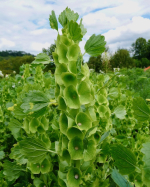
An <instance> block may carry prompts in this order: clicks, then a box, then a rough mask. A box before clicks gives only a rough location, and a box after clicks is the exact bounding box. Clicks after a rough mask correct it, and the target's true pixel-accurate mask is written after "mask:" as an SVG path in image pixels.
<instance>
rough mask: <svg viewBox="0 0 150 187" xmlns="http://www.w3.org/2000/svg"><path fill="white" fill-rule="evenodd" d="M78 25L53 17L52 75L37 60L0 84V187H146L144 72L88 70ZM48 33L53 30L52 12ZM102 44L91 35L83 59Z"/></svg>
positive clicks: (43, 60) (149, 146) (147, 96)
mask: <svg viewBox="0 0 150 187" xmlns="http://www.w3.org/2000/svg"><path fill="white" fill-rule="evenodd" d="M78 18H79V15H78V14H77V13H74V12H73V11H71V10H70V9H69V8H66V9H65V10H64V11H63V12H62V13H61V14H60V16H59V18H58V20H59V23H60V24H61V25H62V27H63V29H62V35H60V34H59V33H58V36H57V39H56V41H55V43H56V49H55V52H53V58H54V63H55V65H56V70H55V73H54V74H52V73H51V72H45V73H43V70H44V68H45V65H46V64H49V63H50V58H49V56H47V55H46V54H44V53H40V54H38V55H37V57H36V58H35V60H34V61H33V62H32V63H31V64H30V65H29V64H26V65H23V66H21V68H20V73H19V74H14V75H13V76H7V77H5V78H0V187H87V186H88V187H118V186H119V187H134V186H135V187H149V186H150V162H149V160H150V133H149V129H150V124H149V119H150V105H149V101H150V88H149V85H150V71H146V72H144V71H143V69H140V68H135V69H121V70H119V71H117V70H116V71H114V72H108V73H103V72H101V73H95V72H93V71H90V70H89V68H88V66H87V64H86V63H82V62H83V54H82V53H81V50H80V47H79V42H80V41H81V40H82V38H83V36H84V34H85V33H86V29H85V28H84V26H83V24H82V20H81V21H80V22H79V23H77V20H78ZM50 26H51V28H53V29H56V30H57V31H58V22H57V19H56V16H55V13H54V11H52V13H51V15H50ZM105 44H106V42H105V38H104V36H102V35H97V36H96V35H95V34H93V35H92V36H91V37H90V38H89V39H88V40H87V42H86V44H85V47H84V49H85V53H88V54H89V55H91V56H98V55H100V54H102V53H103V52H104V50H105Z"/></svg>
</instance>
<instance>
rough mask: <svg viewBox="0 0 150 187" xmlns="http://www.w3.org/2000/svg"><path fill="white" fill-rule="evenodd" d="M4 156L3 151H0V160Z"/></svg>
mask: <svg viewBox="0 0 150 187" xmlns="http://www.w3.org/2000/svg"><path fill="white" fill-rule="evenodd" d="M4 157H5V153H4V151H0V160H2V159H3V158H4Z"/></svg>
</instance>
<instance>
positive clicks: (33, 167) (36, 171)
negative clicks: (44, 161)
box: [30, 163, 41, 174]
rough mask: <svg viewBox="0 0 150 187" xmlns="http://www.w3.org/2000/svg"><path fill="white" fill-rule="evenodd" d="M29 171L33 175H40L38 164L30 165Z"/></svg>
mask: <svg viewBox="0 0 150 187" xmlns="http://www.w3.org/2000/svg"><path fill="white" fill-rule="evenodd" d="M30 170H31V172H32V173H33V174H39V173H40V171H41V170H40V164H39V163H31V165H30Z"/></svg>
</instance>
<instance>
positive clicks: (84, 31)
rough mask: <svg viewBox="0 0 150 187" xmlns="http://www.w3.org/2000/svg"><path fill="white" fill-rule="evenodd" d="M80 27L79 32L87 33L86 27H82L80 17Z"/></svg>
mask: <svg viewBox="0 0 150 187" xmlns="http://www.w3.org/2000/svg"><path fill="white" fill-rule="evenodd" d="M79 25H80V28H81V34H82V35H83V36H84V35H85V34H86V33H87V29H86V28H84V25H83V24H82V19H81V20H80V24H79Z"/></svg>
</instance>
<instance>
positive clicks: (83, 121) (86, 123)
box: [76, 112, 92, 131]
mask: <svg viewBox="0 0 150 187" xmlns="http://www.w3.org/2000/svg"><path fill="white" fill-rule="evenodd" d="M76 124H77V127H78V128H79V129H81V130H86V131H87V130H88V129H89V128H91V127H92V121H91V119H90V118H89V117H88V116H87V114H86V113H84V112H79V113H78V114H77V116H76Z"/></svg>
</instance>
